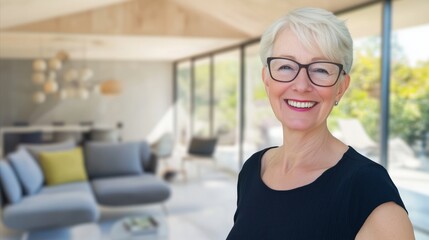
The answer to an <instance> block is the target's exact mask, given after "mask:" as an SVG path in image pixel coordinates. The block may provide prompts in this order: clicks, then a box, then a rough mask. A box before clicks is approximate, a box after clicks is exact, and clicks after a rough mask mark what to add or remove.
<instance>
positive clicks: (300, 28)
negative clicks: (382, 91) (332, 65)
mask: <svg viewBox="0 0 429 240" xmlns="http://www.w3.org/2000/svg"><path fill="white" fill-rule="evenodd" d="M286 28H288V29H290V30H291V31H292V32H293V33H295V34H296V36H297V37H298V39H299V40H300V41H301V42H302V43H303V44H304V46H306V47H308V48H311V47H315V46H317V47H318V48H319V49H320V51H322V53H323V55H324V56H325V57H327V58H328V59H329V60H331V61H336V62H339V63H341V64H343V65H344V70H345V71H346V72H347V73H349V72H350V69H351V67H352V63H353V39H352V37H351V35H350V32H349V30H348V28H347V26H346V25H345V22H344V21H342V20H340V19H338V18H337V17H336V16H335V15H334V14H333V13H331V12H329V11H326V10H324V9H319V8H300V9H296V10H294V11H291V12H289V13H288V14H287V15H286V16H284V17H282V18H280V19H278V20H277V21H275V22H274V23H273V24H272V25H271V26H270V27H269V28H268V29H267V30H266V31H265V33H264V34H263V35H262V38H261V42H260V52H259V54H260V58H261V61H262V64H263V65H264V66H265V65H266V64H267V58H268V57H271V56H272V50H273V45H274V41H275V40H276V38H277V35H278V34H279V32H281V31H283V30H284V29H286Z"/></svg>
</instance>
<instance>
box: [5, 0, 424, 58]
mask: <svg viewBox="0 0 429 240" xmlns="http://www.w3.org/2000/svg"><path fill="white" fill-rule="evenodd" d="M368 2H374V1H371V0H330V1H319V0H216V1H212V0H0V58H36V57H41V56H43V57H50V56H53V55H54V54H55V53H56V52H57V51H59V50H66V51H68V52H69V53H70V55H71V58H72V59H81V58H85V59H103V60H148V61H174V60H177V59H181V58H185V57H188V56H192V55H196V54H200V53H203V52H207V51H210V50H215V49H219V48H223V47H226V46H230V45H233V44H237V43H240V42H243V41H246V40H248V39H251V38H255V37H258V36H260V35H261V34H262V32H263V30H264V29H265V28H266V27H267V26H268V24H270V23H271V22H272V21H273V20H275V19H277V18H278V17H280V16H281V15H283V14H284V13H286V12H287V11H289V10H291V9H294V8H297V7H303V6H315V7H323V8H326V9H329V10H331V11H334V12H337V11H340V10H343V9H347V8H350V7H353V6H358V5H361V4H365V3H368ZM380 6H381V5H380V4H378V6H377V5H375V6H373V7H371V8H368V10H366V11H357V12H354V13H350V14H347V16H343V17H344V18H347V19H349V20H348V21H349V26H350V28H351V29H352V34H354V35H355V36H361V35H365V34H373V33H374V32H378V31H379V29H380V27H379V26H380V20H381V19H380V14H379V12H380V11H381V7H380ZM371 9H372V10H371ZM427 9H429V1H426V0H398V1H395V4H394V10H395V12H394V14H399V15H405V16H407V14H408V16H409V17H405V18H403V19H402V20H400V21H399V20H396V23H395V24H394V25H395V26H399V27H401V26H402V25H403V26H409V25H416V24H421V23H428V22H429V17H428V16H427V13H426V12H425V11H426V10H427ZM371 15H372V16H371ZM394 20H395V19H394Z"/></svg>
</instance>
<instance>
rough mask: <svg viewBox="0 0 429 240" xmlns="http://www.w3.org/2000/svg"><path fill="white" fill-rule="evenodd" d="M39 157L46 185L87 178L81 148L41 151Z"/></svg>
mask: <svg viewBox="0 0 429 240" xmlns="http://www.w3.org/2000/svg"><path fill="white" fill-rule="evenodd" d="M39 157H40V158H39V159H40V165H42V169H43V173H44V174H45V179H46V183H47V185H57V184H62V183H69V182H77V181H85V180H87V179H88V177H87V175H86V171H85V166H84V162H83V154H82V149H81V148H79V147H78V148H75V149H71V150H67V151H55V152H41V153H40V154H39Z"/></svg>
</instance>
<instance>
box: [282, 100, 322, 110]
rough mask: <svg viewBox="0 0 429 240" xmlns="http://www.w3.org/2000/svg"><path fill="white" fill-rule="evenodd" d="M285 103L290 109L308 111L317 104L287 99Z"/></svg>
mask: <svg viewBox="0 0 429 240" xmlns="http://www.w3.org/2000/svg"><path fill="white" fill-rule="evenodd" d="M286 103H287V105H289V106H291V107H294V108H299V109H310V108H312V107H314V106H315V105H316V104H317V102H312V101H295V100H290V99H287V100H286Z"/></svg>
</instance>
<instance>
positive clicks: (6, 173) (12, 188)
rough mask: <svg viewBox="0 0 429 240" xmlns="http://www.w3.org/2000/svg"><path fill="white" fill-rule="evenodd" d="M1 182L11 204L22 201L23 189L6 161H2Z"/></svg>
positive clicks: (0, 160) (0, 164) (0, 168)
mask: <svg viewBox="0 0 429 240" xmlns="http://www.w3.org/2000/svg"><path fill="white" fill-rule="evenodd" d="M0 182H1V186H2V188H3V189H4V193H5V195H6V199H7V201H8V202H9V203H17V202H19V201H20V200H21V198H22V189H21V186H20V185H19V182H18V178H17V177H16V175H15V173H14V172H13V170H12V167H11V166H10V165H9V163H8V162H7V161H6V160H4V159H0ZM0 206H1V205H0Z"/></svg>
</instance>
